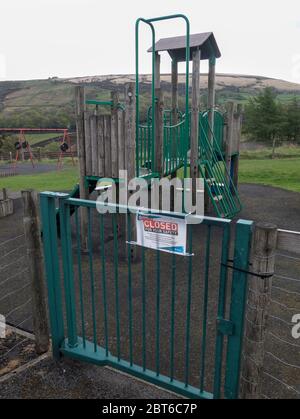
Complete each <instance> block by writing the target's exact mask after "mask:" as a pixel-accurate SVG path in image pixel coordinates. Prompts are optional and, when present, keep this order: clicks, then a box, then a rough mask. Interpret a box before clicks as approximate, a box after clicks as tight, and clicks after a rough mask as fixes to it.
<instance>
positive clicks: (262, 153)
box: [241, 146, 300, 160]
mask: <svg viewBox="0 0 300 419" xmlns="http://www.w3.org/2000/svg"><path fill="white" fill-rule="evenodd" d="M271 157H272V149H270V148H261V149H259V150H251V151H242V153H241V158H242V159H245V160H266V159H270V158H271ZM275 158H276V159H290V158H300V147H299V146H298V147H296V146H288V147H287V146H282V147H277V148H276V152H275Z"/></svg>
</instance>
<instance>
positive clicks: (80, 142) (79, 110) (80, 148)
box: [75, 86, 89, 250]
mask: <svg viewBox="0 0 300 419" xmlns="http://www.w3.org/2000/svg"><path fill="white" fill-rule="evenodd" d="M75 104H76V108H75V112H76V131H77V153H78V162H79V175H80V180H79V188H80V199H88V198H89V193H88V190H87V187H86V182H85V176H86V159H85V129H84V109H85V92H84V88H83V87H82V86H76V87H75ZM80 221H81V223H80V227H81V243H82V249H83V250H86V249H87V231H88V229H87V225H88V212H87V208H83V207H82V208H80Z"/></svg>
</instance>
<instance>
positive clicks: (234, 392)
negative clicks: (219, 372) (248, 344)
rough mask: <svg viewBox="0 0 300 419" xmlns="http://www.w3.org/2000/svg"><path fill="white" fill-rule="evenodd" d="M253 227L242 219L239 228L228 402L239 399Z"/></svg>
mask: <svg viewBox="0 0 300 419" xmlns="http://www.w3.org/2000/svg"><path fill="white" fill-rule="evenodd" d="M252 226H253V222H252V221H245V220H239V221H238V222H237V225H236V233H235V250H234V263H233V269H234V270H233V276H232V289H231V306H230V322H231V324H232V325H233V334H232V335H230V336H229V337H228V345H227V359H226V377H225V397H226V398H227V399H237V398H238V396H239V382H240V370H241V352H242V344H243V337H244V318H245V311H246V310H245V309H246V301H247V285H248V273H247V271H248V268H249V257H250V249H251V238H252Z"/></svg>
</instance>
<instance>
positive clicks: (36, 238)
mask: <svg viewBox="0 0 300 419" xmlns="http://www.w3.org/2000/svg"><path fill="white" fill-rule="evenodd" d="M22 198H23V205H24V218H23V224H24V233H25V242H26V248H27V257H28V258H27V260H28V267H29V274H30V280H31V291H32V306H31V307H32V315H33V332H34V336H35V350H36V353H37V354H39V355H40V354H43V353H45V352H47V351H48V348H49V329H48V319H47V308H46V295H45V288H44V287H45V275H44V258H43V250H42V242H41V230H40V221H39V216H38V202H37V194H36V192H34V191H31V190H29V191H22Z"/></svg>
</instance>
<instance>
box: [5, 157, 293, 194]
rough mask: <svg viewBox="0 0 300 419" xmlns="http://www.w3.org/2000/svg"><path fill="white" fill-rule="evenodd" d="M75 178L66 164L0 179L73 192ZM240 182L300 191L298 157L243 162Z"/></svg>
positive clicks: (16, 186)
mask: <svg viewBox="0 0 300 419" xmlns="http://www.w3.org/2000/svg"><path fill="white" fill-rule="evenodd" d="M178 174H179V172H178ZM78 179H79V174H78V168H77V167H72V166H70V165H68V164H67V165H66V166H65V168H64V169H63V170H62V171H60V172H57V171H55V172H49V173H42V174H35V175H25V176H15V177H8V178H0V187H3V188H8V189H10V190H12V191H19V190H21V189H26V188H32V189H36V190H38V191H45V190H48V191H68V190H72V189H73V187H74V185H75V184H76V183H78ZM239 179H240V183H254V184H261V185H269V186H275V187H279V188H283V189H287V190H290V191H295V192H300V156H299V157H298V158H282V159H275V160H271V159H269V158H268V159H262V158H260V159H254V158H251V159H248V160H246V159H242V160H241V161H240V175H239Z"/></svg>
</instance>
